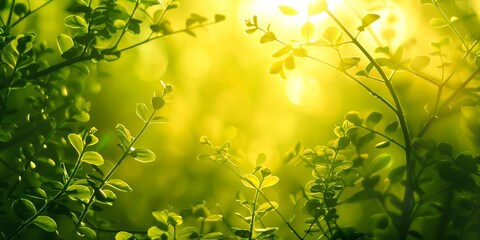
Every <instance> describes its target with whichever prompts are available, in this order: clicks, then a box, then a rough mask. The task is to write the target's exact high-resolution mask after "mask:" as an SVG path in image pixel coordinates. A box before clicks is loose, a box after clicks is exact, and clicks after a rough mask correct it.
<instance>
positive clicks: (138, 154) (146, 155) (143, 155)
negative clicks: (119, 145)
mask: <svg viewBox="0 0 480 240" xmlns="http://www.w3.org/2000/svg"><path fill="white" fill-rule="evenodd" d="M131 156H132V157H133V158H134V159H135V160H137V161H139V162H142V163H149V162H153V161H155V153H153V152H152V151H151V150H149V149H135V150H134V151H132V153H131Z"/></svg>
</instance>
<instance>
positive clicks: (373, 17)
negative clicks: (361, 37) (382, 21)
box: [358, 13, 380, 31]
mask: <svg viewBox="0 0 480 240" xmlns="http://www.w3.org/2000/svg"><path fill="white" fill-rule="evenodd" d="M379 18H380V16H379V15H377V14H371V13H370V14H367V15H365V16H364V17H363V18H362V26H360V27H358V31H363V30H365V28H366V27H368V26H370V25H371V24H372V23H374V22H375V21H377V20H378V19H379Z"/></svg>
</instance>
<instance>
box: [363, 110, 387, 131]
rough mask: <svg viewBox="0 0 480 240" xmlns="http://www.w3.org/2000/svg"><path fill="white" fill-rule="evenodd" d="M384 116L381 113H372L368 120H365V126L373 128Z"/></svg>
mask: <svg viewBox="0 0 480 240" xmlns="http://www.w3.org/2000/svg"><path fill="white" fill-rule="evenodd" d="M382 117H383V115H382V114H381V113H379V112H372V113H370V115H368V117H367V119H366V120H365V124H366V125H367V127H370V128H373V127H375V125H377V124H378V123H379V122H380V120H382Z"/></svg>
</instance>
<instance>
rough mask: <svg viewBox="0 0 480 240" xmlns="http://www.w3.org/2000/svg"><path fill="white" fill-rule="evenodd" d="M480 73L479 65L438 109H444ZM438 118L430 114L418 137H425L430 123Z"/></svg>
mask: <svg viewBox="0 0 480 240" xmlns="http://www.w3.org/2000/svg"><path fill="white" fill-rule="evenodd" d="M479 73H480V67H477V68H476V69H475V70H474V71H473V72H472V73H471V74H470V75H469V76H468V77H467V78H466V79H465V81H463V82H462V84H460V86H458V87H457V89H455V91H454V92H453V93H452V94H450V96H449V97H448V98H447V99H446V100H445V101H444V102H443V103H442V104H440V106H439V107H438V111H439V112H440V111H442V110H443V109H444V108H446V107H447V106H449V105H450V103H451V102H452V101H453V99H455V97H456V96H457V95H458V94H460V93H461V92H462V90H463V89H465V87H466V86H467V85H468V84H469V83H470V82H471V81H472V80H473V79H474V78H475V77H476V76H477V75H478V74H479ZM436 118H437V116H436V115H433V114H432V115H430V117H429V118H428V119H427V121H426V122H425V124H424V125H423V128H422V129H421V130H420V133H419V134H418V137H423V135H425V133H426V132H427V130H428V128H429V127H430V125H431V124H432V123H433V121H434V120H435V119H436Z"/></svg>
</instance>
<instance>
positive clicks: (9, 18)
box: [7, 0, 15, 25]
mask: <svg viewBox="0 0 480 240" xmlns="http://www.w3.org/2000/svg"><path fill="white" fill-rule="evenodd" d="M14 7H15V0H13V1H12V5H11V6H10V12H9V13H8V18H7V25H10V22H11V21H12V15H13V8H14Z"/></svg>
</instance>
